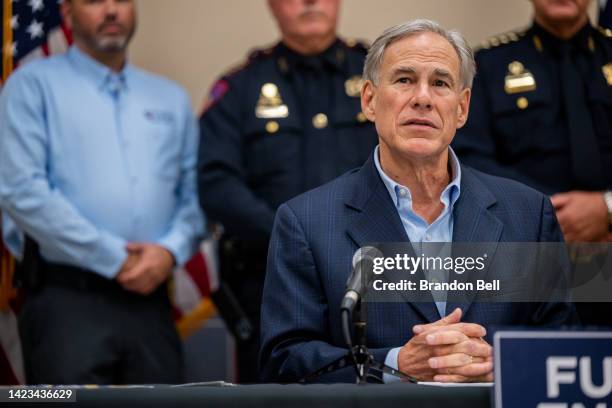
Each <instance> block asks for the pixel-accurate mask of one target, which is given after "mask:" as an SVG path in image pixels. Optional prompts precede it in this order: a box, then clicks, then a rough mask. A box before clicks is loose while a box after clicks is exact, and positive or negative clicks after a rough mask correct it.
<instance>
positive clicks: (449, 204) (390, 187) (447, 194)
mask: <svg viewBox="0 0 612 408" xmlns="http://www.w3.org/2000/svg"><path fill="white" fill-rule="evenodd" d="M378 149H379V146H376V149H374V163H375V164H376V170H377V171H378V174H379V175H380V178H381V179H382V181H383V183H384V184H385V187H386V188H387V191H388V192H389V195H390V196H391V199H392V200H393V203H394V204H395V206H396V207H399V204H400V199H405V198H408V199H409V200H411V201H412V195H411V192H410V189H409V188H408V187H405V186H402V185H401V184H398V183H396V182H395V181H393V179H391V177H389V176H388V175H387V174H386V173H385V172H384V171H383V169H382V167H381V165H380V159H379V158H378ZM448 153H449V154H448V157H449V160H450V164H451V173H452V180H451V182H450V183H449V184H448V186H446V188H444V190H442V194H440V201H442V202H443V203H444V204H445V205H446V209H445V211H448V210H449V209H450V210H452V209H453V207H454V205H455V202H456V201H457V199H458V198H459V194H460V192H461V187H460V186H461V166H460V165H459V159H458V158H457V155H456V154H455V152H454V151H453V149H452V148H451V147H450V146H449V147H448ZM401 191H406V192H407V193H408V194H407V195H408V196H407V197H403V196H401Z"/></svg>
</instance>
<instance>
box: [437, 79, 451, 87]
mask: <svg viewBox="0 0 612 408" xmlns="http://www.w3.org/2000/svg"><path fill="white" fill-rule="evenodd" d="M434 86H448V83H447V82H446V81H443V80H441V79H436V80H435V81H434Z"/></svg>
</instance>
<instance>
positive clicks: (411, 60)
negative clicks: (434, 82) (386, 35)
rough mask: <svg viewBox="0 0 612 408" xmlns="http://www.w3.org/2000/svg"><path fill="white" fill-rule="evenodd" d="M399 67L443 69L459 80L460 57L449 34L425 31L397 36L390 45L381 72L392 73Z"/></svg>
mask: <svg viewBox="0 0 612 408" xmlns="http://www.w3.org/2000/svg"><path fill="white" fill-rule="evenodd" d="M398 68H412V69H414V70H416V71H420V72H423V71H427V72H429V71H431V72H433V71H434V70H440V69H443V70H446V71H448V72H449V73H451V75H453V77H454V78H455V80H458V79H459V71H460V61H459V55H458V54H457V51H456V50H455V47H453V45H452V44H451V43H450V42H449V41H448V40H447V39H446V38H444V37H442V36H441V35H439V34H436V33H431V32H425V33H417V34H412V35H410V36H407V37H404V38H401V39H398V40H395V41H393V42H392V43H391V44H389V45H388V46H387V47H386V49H385V52H384V55H383V59H382V64H381V70H380V71H381V74H382V75H384V74H385V73H387V74H389V73H390V72H392V71H394V70H397V69H398Z"/></svg>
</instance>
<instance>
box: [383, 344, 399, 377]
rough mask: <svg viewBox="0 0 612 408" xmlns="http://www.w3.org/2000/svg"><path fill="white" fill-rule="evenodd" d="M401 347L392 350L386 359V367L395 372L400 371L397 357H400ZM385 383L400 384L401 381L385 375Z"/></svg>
mask: <svg viewBox="0 0 612 408" xmlns="http://www.w3.org/2000/svg"><path fill="white" fill-rule="evenodd" d="M400 350H401V347H396V348H392V349H391V350H389V352H388V353H387V357H385V365H386V366H389V367H391V368H393V369H394V370H398V363H397V357H398V355H399V351H400ZM383 381H384V382H385V384H388V383H393V382H398V381H400V378H399V377H396V376H394V375H390V374H383Z"/></svg>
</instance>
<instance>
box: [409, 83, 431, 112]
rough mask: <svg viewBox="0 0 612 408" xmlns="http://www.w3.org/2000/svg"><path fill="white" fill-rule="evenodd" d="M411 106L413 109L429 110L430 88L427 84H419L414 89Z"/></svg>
mask: <svg viewBox="0 0 612 408" xmlns="http://www.w3.org/2000/svg"><path fill="white" fill-rule="evenodd" d="M411 106H412V107H413V108H414V109H431V106H432V105H431V88H430V86H429V84H426V83H419V84H418V85H417V86H416V87H415V89H414V95H413V97H412V101H411Z"/></svg>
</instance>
